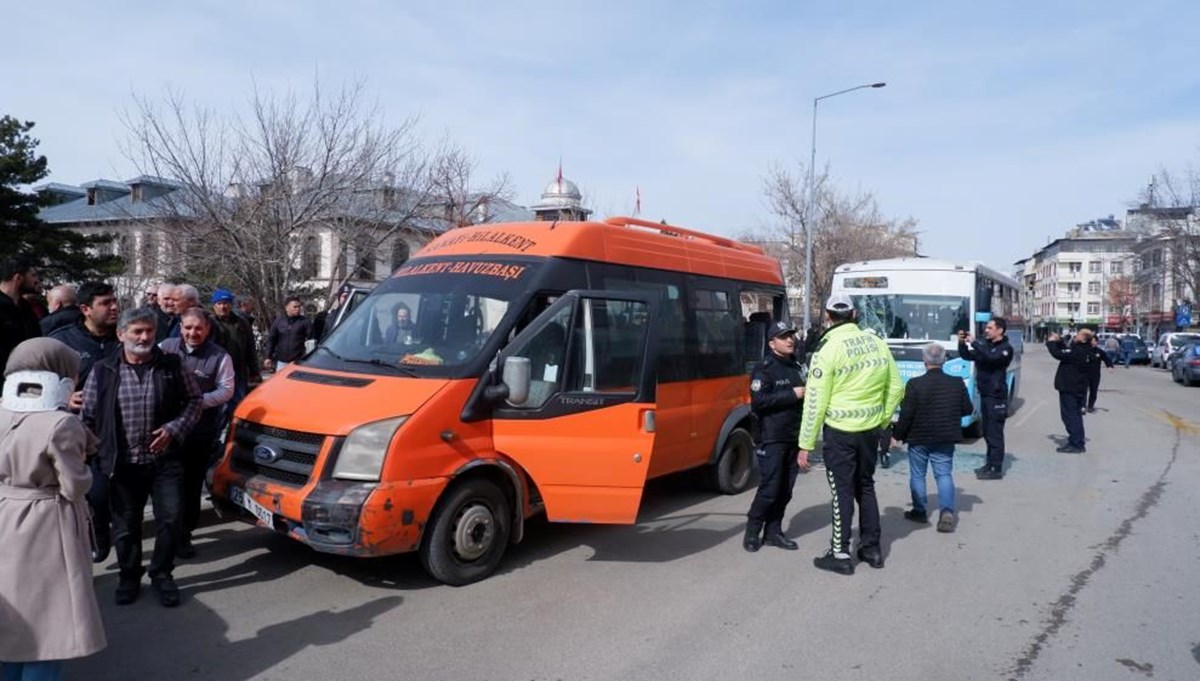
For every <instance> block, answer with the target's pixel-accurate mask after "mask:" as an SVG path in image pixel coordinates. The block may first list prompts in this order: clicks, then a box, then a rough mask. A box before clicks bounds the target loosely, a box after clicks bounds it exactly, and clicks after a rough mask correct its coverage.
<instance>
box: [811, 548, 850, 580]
mask: <svg viewBox="0 0 1200 681" xmlns="http://www.w3.org/2000/svg"><path fill="white" fill-rule="evenodd" d="M813 565H815V566H816V567H817V568H818V569H821V570H828V571H830V572H836V573H838V574H839V575H852V574H854V561H852V560H850V557H849V556H847V557H845V558H838V557H837V556H835V555H833V551H832V550H831V551H829V552H827V553H826V554H825V555H823V556H817V557H816V558H813Z"/></svg>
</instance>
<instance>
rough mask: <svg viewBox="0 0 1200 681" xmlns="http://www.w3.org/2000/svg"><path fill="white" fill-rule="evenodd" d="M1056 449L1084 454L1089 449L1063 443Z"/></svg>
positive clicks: (1068, 452)
mask: <svg viewBox="0 0 1200 681" xmlns="http://www.w3.org/2000/svg"><path fill="white" fill-rule="evenodd" d="M1054 451H1056V452H1061V453H1063V454H1082V453H1084V452H1086V451H1087V450H1086V449H1084V448H1083V447H1076V446H1075V445H1063V446H1061V447H1059V448H1058V449H1055V450H1054Z"/></svg>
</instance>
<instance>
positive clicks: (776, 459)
mask: <svg viewBox="0 0 1200 681" xmlns="http://www.w3.org/2000/svg"><path fill="white" fill-rule="evenodd" d="M767 347H769V348H770V350H771V352H770V353H769V354H768V355H767V356H766V358H765V359H763V361H762V362H760V363H759V365H758V366H756V367H754V371H753V372H752V373H751V374H750V409H751V411H752V412H753V413H754V426H755V428H754V429H755V433H754V435H755V437H754V440H755V448H754V453H755V456H757V457H758V473H759V478H758V491H757V492H755V494H754V501H752V502H751V503H750V512H749V513H747V514H746V516H747V519H746V536H745V538H744V539H743V540H742V547H743V548H745V549H746V550H747V551H751V552H754V551H757V550H758V549H759V548H760V547H761V546H762V545H763V544H764V543H766V544H767V545H768V546H775V547H778V548H781V549H786V550H788V551H795V550H796V549H798V548H799V546H798V545H797V544H796V542H794V541H792V540H791V539H788V538H787V537H786V536H785V535H784V534H783V512H784V510H785V509H786V508H787V505H788V502H789V501H791V500H792V487H793V486H795V484H796V476H797V475H798V474H799V472H800V468H799V464H798V463H797V461H796V437H797V435H798V434H799V433H800V411H801V409H802V408H803V405H804V377H805V369H804V365H802V364H801V363H800V362H799V361H797V360H796V327H794V326H792V325H791V324H788V323H787V322H775V324H773V325H772V326H771V338H770V340H768V341H767Z"/></svg>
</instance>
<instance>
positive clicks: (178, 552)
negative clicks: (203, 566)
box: [175, 537, 196, 560]
mask: <svg viewBox="0 0 1200 681" xmlns="http://www.w3.org/2000/svg"><path fill="white" fill-rule="evenodd" d="M175 557H176V558H182V559H184V560H186V559H188V558H195V557H196V547H195V546H192V538H191V537H183V538H181V539H180V540H179V544H178V545H177V546H176V547H175Z"/></svg>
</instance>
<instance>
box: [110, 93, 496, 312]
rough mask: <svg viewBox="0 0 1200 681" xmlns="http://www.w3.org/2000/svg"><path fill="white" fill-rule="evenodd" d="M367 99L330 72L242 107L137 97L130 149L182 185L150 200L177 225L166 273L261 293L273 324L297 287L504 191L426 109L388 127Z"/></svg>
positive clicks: (328, 278) (171, 227)
mask: <svg viewBox="0 0 1200 681" xmlns="http://www.w3.org/2000/svg"><path fill="white" fill-rule="evenodd" d="M363 99H364V86H363V84H362V83H361V82H357V83H352V84H348V85H343V86H342V87H340V88H338V89H336V90H335V91H333V92H332V93H329V92H327V91H326V90H325V89H324V88H323V87H322V85H321V83H320V82H319V81H315V82H314V83H313V85H312V89H311V91H310V92H308V93H307V94H305V95H304V96H299V95H297V94H295V93H288V94H285V95H275V94H272V93H267V92H263V91H260V90H258V89H257V88H255V89H254V91H253V93H252V95H251V97H250V99H249V103H248V111H247V113H246V114H244V115H239V114H226V115H223V114H221V113H219V112H217V111H216V110H214V109H212V108H209V107H205V106H192V105H190V104H189V103H188V102H187V101H186V100H185V98H184V97H183V96H182V95H181V94H179V93H178V92H168V93H167V94H166V95H165V97H164V98H163V99H162V100H161V101H158V100H152V99H149V98H145V97H137V98H135V101H136V104H135V106H134V108H133V110H132V111H130V112H127V113H126V115H125V123H126V127H127V128H128V131H129V139H128V141H127V144H126V153H127V155H128V156H129V157H130V159H131V160H133V161H134V162H135V163H136V164H137V166H138V167H139V169H140V170H141V172H142V173H144V174H148V175H154V176H157V177H160V178H167V179H169V180H171V181H172V182H174V183H177V188H176V189H175V190H174V191H169V192H166V193H164V194H163V195H161V196H159V197H157V198H156V199H155V200H154V201H153V202H152V203H151V204H148V205H153V206H154V207H155V210H157V211H158V213H159V215H158V218H159V219H160V220H161V224H163V225H164V227H163V230H164V231H165V232H166V233H167V234H168V237H167V247H166V248H163V249H161V252H162V253H163V257H164V258H165V261H166V262H165V263H163V270H164V271H167V272H171V273H172V274H173V275H175V274H176V273H178V275H179V276H186V277H187V278H188V279H189V280H192V281H194V282H196V283H206V284H211V285H227V286H231V287H233V288H235V289H236V290H237V291H239V292H241V293H243V294H246V295H249V296H252V297H253V298H255V299H257V300H258V301H259V303H260V304H261V305H262V310H263V311H264V312H265V313H266V314H264V315H262V317H263V321H268V319H267V318H268V317H269V316H270V314H271V313H277V312H279V311H281V310H282V308H283V301H284V299H285V298H286V297H287V295H289V294H291V293H305V292H307V293H309V294H313V295H316V294H324V295H326V296H329V295H332V293H331V292H332V291H333V290H334V289H336V287H337V286H338V285H339V284H341V283H343V282H345V281H347V280H349V279H351V278H353V277H354V275H356V274H363V275H370V278H372V279H374V278H375V277H374V271H375V270H376V269H377V268H379V267H380V265H381V264H382V263H380V262H379V255H380V254H381V252H382V253H387V252H389V249H390V252H392V253H401V252H402V253H403V257H407V252H408V246H407V244H408V241H414V240H415V241H423V240H427V239H428V237H429V236H430V235H431V234H432V233H435V232H438V231H442V230H444V229H447V228H452V227H455V226H458V225H460V224H464V221H463V220H462V217H463V216H464V215H470V214H471V212H472V211H473V210H474V208H475V205H478V204H484V203H486V202H487V201H488V200H490V197H492V196H498V195H499V194H500V193H502V192H503V190H504V182H503V181H500V182H499V183H497V184H494V185H493V187H491V188H489V190H488V191H484V192H472V191H470V188H469V187H470V181H471V171H472V164H471V163H470V161H469V159H468V158H467V157H466V154H465V153H464V152H462V151H461V150H459V149H456V148H454V147H452V146H451V145H450V144H448V143H446V142H442V143H441V144H440V145H439V146H437V147H435V148H433V149H430V148H428V147H427V146H426V145H425V144H423V143H422V141H421V140H420V139H419V137H418V136H417V134H416V120H415V119H412V118H409V119H404V120H401V121H400V122H399V123H397V124H395V125H389V124H387V123H385V122H384V119H383V116H382V115H381V113H380V112H379V110H378V109H377V108H376V107H374V106H369V105H366V104H365V103H364V101H363ZM448 202H450V203H452V204H453V206H454V208H452V209H448V208H447V203H448ZM469 202H474V205H469ZM419 237H423V238H419ZM352 260H353V262H352ZM317 273H322V275H323V276H320V277H317V276H314V275H315V274H317ZM314 280H316V281H314Z"/></svg>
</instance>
